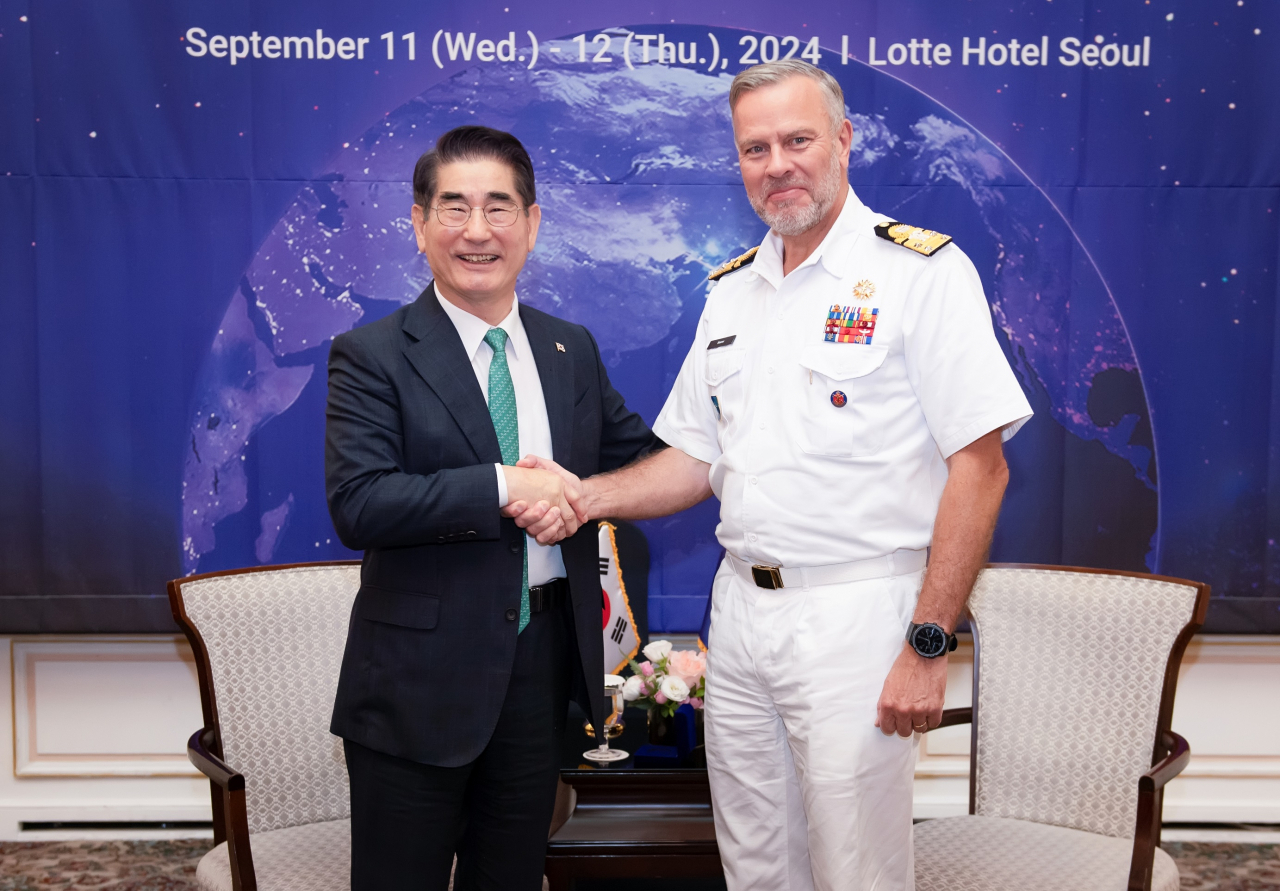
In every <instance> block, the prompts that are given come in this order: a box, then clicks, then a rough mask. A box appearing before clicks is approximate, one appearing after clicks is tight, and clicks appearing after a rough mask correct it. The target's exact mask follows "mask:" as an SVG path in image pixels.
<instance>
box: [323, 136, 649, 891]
mask: <svg viewBox="0 0 1280 891" xmlns="http://www.w3.org/2000/svg"><path fill="white" fill-rule="evenodd" d="M413 187H414V206H413V210H412V214H413V227H414V232H415V235H416V238H417V242H418V248H419V250H420V251H422V252H423V253H425V254H426V255H427V260H428V262H429V263H430V266H431V271H432V274H433V275H434V277H435V278H434V281H433V282H432V283H431V285H429V286H428V287H427V289H426V290H425V291H423V293H422V295H421V296H420V297H419V298H418V299H417V300H416V301H415V302H414V303H412V304H410V305H409V306H406V307H404V308H403V309H400V310H398V311H397V312H394V313H392V314H391V315H390V316H388V317H386V318H384V319H381V320H379V321H377V322H374V323H372V324H369V325H366V326H364V327H362V328H358V329H356V330H354V331H351V332H349V333H347V334H344V335H342V336H340V337H338V338H335V340H334V343H333V348H332V350H331V352H330V356H329V402H328V408H327V426H326V443H325V476H326V490H327V494H328V500H329V510H330V514H331V515H332V517H333V522H334V526H335V527H336V529H337V531H338V535H339V536H340V537H341V539H342V541H343V542H344V543H345V544H346V545H347V546H348V547H351V548H357V549H363V550H364V552H365V553H364V565H363V568H362V571H361V586H360V592H359V594H358V596H357V597H356V601H355V606H354V609H353V612H352V617H351V626H350V630H349V632H348V637H347V649H346V653H345V656H344V658H343V662H342V673H341V676H340V679H339V682H338V693H337V701H336V703H335V705H334V713H333V722H332V727H331V729H332V731H333V733H335V734H337V735H338V736H341V737H342V738H343V740H344V746H345V751H346V757H347V770H348V774H349V776H350V780H351V837H352V865H351V879H352V888H353V889H354V891H372V889H378V891H383V889H397V891H398V889H408V888H414V889H440V891H443V889H444V888H445V887H446V885H447V883H448V879H449V870H450V864H451V863H452V860H453V857H454V854H455V853H456V854H457V858H458V869H457V878H456V885H455V887H457V888H458V889H460V891H469V889H502V891H521V889H528V891H534V889H537V888H540V887H541V882H542V872H543V859H544V856H545V847H546V838H547V830H548V827H549V825H550V821H551V814H552V808H553V805H554V800H555V786H556V777H557V768H558V761H559V751H560V743H561V740H562V737H563V732H564V725H565V720H566V709H567V705H568V699H569V697H570V696H571V695H572V696H573V698H574V699H575V700H577V701H578V702H579V703H580V704H581V705H582V706H583V707H584V709H586V710H587V711H588V713H589V714H591V716H592V719H593V720H594V721H595V723H596V726H601V723H602V717H603V716H602V715H601V714H600V712H601V710H602V708H601V699H602V697H601V696H600V695H598V694H600V692H601V689H602V683H603V682H602V678H601V675H602V673H603V663H604V657H603V652H602V644H601V632H600V628H601V596H600V582H599V571H598V563H597V560H598V554H597V544H596V535H595V534H594V529H595V524H588V525H589V526H590V528H586V527H583V528H582V529H581V530H579V523H578V519H577V517H576V515H575V512H574V510H573V508H572V503H573V502H574V501H575V500H576V498H577V497H578V496H577V493H576V492H575V491H574V490H573V489H571V488H566V487H565V484H564V483H563V481H562V479H561V477H559V476H558V475H556V474H553V473H548V472H546V471H542V470H537V469H530V468H523V467H516V466H514V465H515V463H516V461H517V460H518V459H519V458H520V457H521V456H522V455H525V454H529V453H535V454H545V452H542V451H541V449H543V448H545V449H548V450H549V451H550V452H551V453H552V454H553V455H554V457H555V460H556V461H557V462H558V463H560V464H562V465H564V466H565V467H567V468H571V469H572V470H573V472H574V473H577V474H578V475H580V476H583V477H585V476H590V475H591V474H595V473H598V472H600V471H604V470H611V469H614V468H617V467H620V466H622V465H624V464H626V463H628V462H630V461H632V460H634V459H636V458H637V457H640V456H641V455H643V454H645V453H646V452H648V451H649V450H651V449H652V448H653V447H654V445H655V442H656V440H655V439H654V437H653V434H652V433H651V432H650V430H649V428H648V427H647V426H646V425H645V423H644V422H643V421H642V420H641V419H640V417H639V416H638V415H636V414H635V413H633V412H631V411H628V410H627V408H626V406H625V405H624V404H623V400H622V397H621V396H620V395H618V393H617V391H615V390H614V389H613V387H612V386H611V385H610V383H609V379H608V375H607V374H606V373H605V368H604V365H603V363H602V362H601V360H600V352H599V349H598V347H597V346H596V343H595V341H594V340H593V339H592V337H591V334H590V333H589V332H588V331H587V330H586V329H585V328H583V327H582V326H580V325H573V324H570V323H568V322H564V321H561V320H559V319H556V318H553V317H552V316H549V315H546V314H545V313H542V312H539V311H537V310H535V309H531V308H529V307H527V306H522V305H520V304H519V302H518V301H517V299H516V293H515V282H516V276H517V274H518V273H519V272H520V269H521V267H522V266H523V265H524V261H525V257H526V256H527V255H528V252H529V251H530V250H532V249H533V246H534V243H535V241H536V239H537V234H538V225H539V222H540V210H539V208H538V205H537V204H536V202H535V192H534V182H533V166H532V164H531V163H530V160H529V156H528V154H527V152H526V151H525V149H524V147H523V146H522V145H521V144H520V143H519V141H518V140H516V138H515V137H513V136H511V135H510V134H507V133H502V132H500V131H497V130H490V129H488V128H485V127H459V128H457V129H455V130H451V131H450V132H448V133H446V134H445V135H444V136H442V137H440V140H439V141H438V142H437V143H436V147H435V149H434V151H431V152H428V153H427V154H425V155H423V156H422V157H421V158H420V159H419V160H418V163H417V166H416V168H415V170H414V175H413ZM522 527H524V528H522ZM575 532H576V533H577V534H574V533H575ZM560 539H563V540H560ZM557 541H559V543H558V544H557V543H556V542H557Z"/></svg>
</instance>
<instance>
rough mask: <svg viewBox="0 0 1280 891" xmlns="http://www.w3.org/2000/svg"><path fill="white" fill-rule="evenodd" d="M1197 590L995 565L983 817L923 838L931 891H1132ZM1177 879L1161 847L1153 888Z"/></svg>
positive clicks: (928, 830)
mask: <svg viewBox="0 0 1280 891" xmlns="http://www.w3.org/2000/svg"><path fill="white" fill-rule="evenodd" d="M1197 594H1198V589H1197V588H1196V587H1194V586H1191V585H1183V584H1178V583H1176V582H1169V581H1163V580H1160V579H1154V578H1135V577H1132V576H1122V575H1110V574H1104V573H1091V572H1072V571H1067V570H1061V571H1055V570H1046V569H1023V568H1015V567H993V568H988V569H986V570H984V571H983V572H982V574H981V575H980V576H979V578H978V582H977V584H976V585H975V586H974V589H973V594H972V596H971V597H970V600H969V611H970V613H971V615H972V619H973V621H972V624H973V629H974V635H975V640H976V644H977V664H976V666H975V667H976V670H977V676H976V683H975V690H974V696H975V712H974V719H975V721H976V723H977V757H976V767H977V770H976V773H975V776H974V777H973V779H972V782H973V785H974V798H975V813H976V816H966V817H951V818H947V819H941V820H929V821H925V822H923V823H920V824H918V825H917V826H916V828H915V857H916V888H917V889H918V891H933V889H938V891H942V889H947V891H979V889H980V891H1005V889H1007V891H1027V889H1032V888H1034V889H1037V891H1059V889H1060V891H1069V889H1070V891H1074V889H1079V891H1086V889H1088V891H1107V889H1114V891H1120V889H1123V888H1125V887H1126V885H1127V882H1128V877H1129V870H1130V864H1131V862H1132V859H1133V856H1134V842H1133V841H1132V839H1133V838H1134V832H1135V829H1136V827H1137V817H1138V815H1137V801H1138V778H1139V777H1140V776H1142V775H1143V774H1144V773H1146V772H1147V771H1148V770H1149V769H1150V768H1151V760H1152V755H1153V751H1154V746H1155V739H1156V725H1157V723H1158V720H1159V711H1160V702H1161V698H1162V694H1163V690H1164V676H1165V669H1166V667H1167V665H1168V663H1169V655H1170V652H1171V650H1172V649H1173V645H1174V643H1175V641H1176V639H1177V637H1178V635H1179V634H1180V633H1181V632H1182V630H1183V628H1185V627H1186V626H1187V625H1188V624H1189V623H1191V622H1192V621H1194V618H1193V617H1194V615H1195V610H1196V599H1197ZM1177 887H1178V870H1177V867H1176V866H1174V863H1173V861H1172V860H1171V859H1170V858H1169V856H1168V855H1167V854H1165V853H1164V852H1163V851H1161V850H1160V849H1159V848H1157V849H1156V850H1155V861H1154V872H1153V880H1152V888H1153V889H1155V891H1165V889H1168V891H1176V889H1177Z"/></svg>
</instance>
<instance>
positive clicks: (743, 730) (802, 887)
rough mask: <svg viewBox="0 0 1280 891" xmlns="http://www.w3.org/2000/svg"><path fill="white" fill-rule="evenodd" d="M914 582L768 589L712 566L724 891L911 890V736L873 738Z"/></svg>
mask: <svg viewBox="0 0 1280 891" xmlns="http://www.w3.org/2000/svg"><path fill="white" fill-rule="evenodd" d="M922 577H923V573H922V572H914V573H910V574H907V575H899V576H893V577H889V578H880V579H869V580H866V581H859V582H848V583H843V584H837V585H822V586H814V587H809V588H783V589H781V590H773V591H771V590H767V589H764V588H757V587H756V586H755V585H753V584H751V583H750V582H747V581H745V580H743V579H742V578H740V577H738V576H737V575H735V574H734V573H733V572H732V570H731V568H730V567H728V566H726V565H721V567H720V571H719V573H717V575H716V579H715V583H714V588H713V594H712V598H713V599H712V612H711V631H710V638H711V639H710V641H709V650H708V654H707V697H706V714H705V720H706V739H707V766H708V772H709V774H710V780H711V796H712V801H713V803H714V808H715V823H716V839H717V841H718V842H719V845H720V858H721V860H722V861H723V863H724V868H725V876H726V878H727V880H728V887H729V891H748V889H750V891H766V889H767V891H784V889H786V891H811V889H816V891H835V889H841V891H846V889H847V891H912V889H914V887H915V875H914V862H913V858H912V849H911V800H912V780H913V777H914V771H915V761H916V747H917V744H918V737H915V736H913V737H912V738H911V739H903V738H902V737H899V736H885V735H884V734H882V733H881V732H880V729H879V728H878V727H876V726H875V719H876V703H877V702H878V701H879V699H880V692H881V690H882V689H883V686H884V680H885V677H886V676H887V675H888V673H889V669H890V668H891V667H892V666H893V662H894V660H895V659H896V658H897V657H898V654H899V653H900V652H901V651H902V646H903V641H904V639H905V637H906V632H907V626H908V624H909V623H910V621H911V615H912V613H913V612H914V610H915V604H916V598H917V596H918V594H919V591H920V584H921V580H922Z"/></svg>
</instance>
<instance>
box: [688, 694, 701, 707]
mask: <svg viewBox="0 0 1280 891" xmlns="http://www.w3.org/2000/svg"><path fill="white" fill-rule="evenodd" d="M689 704H690V705H691V706H693V707H694V708H702V700H701V699H699V698H698V697H697V696H690V697H689Z"/></svg>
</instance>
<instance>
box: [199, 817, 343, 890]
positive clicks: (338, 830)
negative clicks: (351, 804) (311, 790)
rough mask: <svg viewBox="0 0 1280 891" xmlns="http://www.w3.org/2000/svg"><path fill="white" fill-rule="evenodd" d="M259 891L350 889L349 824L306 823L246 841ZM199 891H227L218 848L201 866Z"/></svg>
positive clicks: (227, 871) (223, 851) (222, 848)
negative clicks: (251, 855) (251, 856)
mask: <svg viewBox="0 0 1280 891" xmlns="http://www.w3.org/2000/svg"><path fill="white" fill-rule="evenodd" d="M249 848H250V851H251V853H252V854H253V870H254V873H255V874H256V875H257V877H258V888H259V889H260V891H336V889H342V891H346V889H348V888H350V887H351V821H350V820H333V821H332V822H329V823H309V824H307V825H305V826H291V827H289V828H288V829H273V830H271V831H270V832H255V833H253V834H251V835H250V836H249ZM196 885H197V886H198V887H199V888H200V889H201V891H231V864H230V862H229V861H228V859H227V844H226V842H223V843H222V844H220V845H218V846H217V847H216V848H214V849H213V850H212V851H210V852H209V853H208V854H205V855H204V857H203V858H201V860H200V865H199V866H198V867H196Z"/></svg>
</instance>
